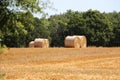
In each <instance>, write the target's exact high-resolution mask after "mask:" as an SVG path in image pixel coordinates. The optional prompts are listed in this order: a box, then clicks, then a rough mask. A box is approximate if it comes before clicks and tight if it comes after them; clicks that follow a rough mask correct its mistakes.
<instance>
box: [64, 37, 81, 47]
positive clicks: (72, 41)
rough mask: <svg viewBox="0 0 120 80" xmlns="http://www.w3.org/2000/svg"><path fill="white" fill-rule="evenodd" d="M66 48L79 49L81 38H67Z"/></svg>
mask: <svg viewBox="0 0 120 80" xmlns="http://www.w3.org/2000/svg"><path fill="white" fill-rule="evenodd" d="M64 43H65V47H71V48H79V46H80V44H79V38H78V37H76V36H67V37H66V38H65V42H64Z"/></svg>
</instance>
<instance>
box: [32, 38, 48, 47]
mask: <svg viewBox="0 0 120 80" xmlns="http://www.w3.org/2000/svg"><path fill="white" fill-rule="evenodd" d="M34 42H35V47H38V48H48V47H49V40H48V39H43V38H36V39H35V41H34Z"/></svg>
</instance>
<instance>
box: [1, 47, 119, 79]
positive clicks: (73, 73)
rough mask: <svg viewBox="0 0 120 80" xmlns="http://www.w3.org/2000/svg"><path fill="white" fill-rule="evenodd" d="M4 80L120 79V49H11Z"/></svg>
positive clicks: (3, 65) (6, 56) (3, 58)
mask: <svg viewBox="0 0 120 80" xmlns="http://www.w3.org/2000/svg"><path fill="white" fill-rule="evenodd" d="M0 79H1V80H2V79H3V80H120V48H119V47H118V48H102V47H100V48H95V47H92V48H83V49H75V48H46V49H45V48H43V49H40V48H36V49H35V48H10V49H9V50H8V51H7V52H5V53H2V54H0Z"/></svg>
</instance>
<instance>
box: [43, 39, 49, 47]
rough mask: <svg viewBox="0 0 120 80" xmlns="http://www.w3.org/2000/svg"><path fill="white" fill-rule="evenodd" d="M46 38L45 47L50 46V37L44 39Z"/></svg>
mask: <svg viewBox="0 0 120 80" xmlns="http://www.w3.org/2000/svg"><path fill="white" fill-rule="evenodd" d="M44 40H45V47H46V48H48V47H49V40H48V39H44Z"/></svg>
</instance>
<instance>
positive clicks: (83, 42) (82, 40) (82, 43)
mask: <svg viewBox="0 0 120 80" xmlns="http://www.w3.org/2000/svg"><path fill="white" fill-rule="evenodd" d="M74 36H76V37H78V38H79V43H80V48H86V46H87V40H86V37H85V36H83V35H82V36H79V35H74Z"/></svg>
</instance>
